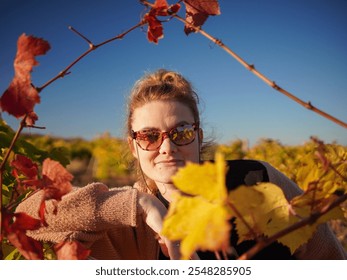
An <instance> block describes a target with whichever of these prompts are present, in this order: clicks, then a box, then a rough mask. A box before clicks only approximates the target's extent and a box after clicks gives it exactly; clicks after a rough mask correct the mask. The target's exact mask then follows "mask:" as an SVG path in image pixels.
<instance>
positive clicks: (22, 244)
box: [7, 230, 43, 260]
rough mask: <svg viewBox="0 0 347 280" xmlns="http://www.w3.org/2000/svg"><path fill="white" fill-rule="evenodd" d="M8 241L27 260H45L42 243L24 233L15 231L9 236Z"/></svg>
mask: <svg viewBox="0 0 347 280" xmlns="http://www.w3.org/2000/svg"><path fill="white" fill-rule="evenodd" d="M7 239H8V240H9V241H10V242H11V244H12V245H13V246H15V247H16V248H17V249H18V251H19V252H20V253H21V254H22V255H23V257H24V258H26V259H27V260H42V259H43V246H42V244H41V242H39V241H37V240H35V239H33V238H31V237H29V236H27V235H26V234H25V232H24V231H20V230H16V231H13V232H11V233H9V234H8V235H7Z"/></svg>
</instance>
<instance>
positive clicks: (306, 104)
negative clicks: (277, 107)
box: [172, 14, 347, 128]
mask: <svg viewBox="0 0 347 280" xmlns="http://www.w3.org/2000/svg"><path fill="white" fill-rule="evenodd" d="M172 17H174V18H176V19H178V20H179V21H181V22H183V23H184V24H186V25H189V26H190V27H191V28H193V29H194V30H195V31H196V32H198V33H200V34H201V35H203V36H204V37H206V38H207V39H209V40H211V41H212V42H213V43H215V44H216V45H218V46H219V47H221V48H222V49H223V50H224V51H226V52H227V53H228V54H230V55H231V56H232V57H233V58H235V59H236V60H237V61H238V62H239V63H240V64H241V65H242V66H244V67H245V68H246V69H248V70H249V71H251V72H252V73H253V74H254V75H256V76H257V77H259V78H260V79H261V80H263V81H264V82H265V83H266V84H268V85H269V86H270V87H272V88H274V89H275V90H277V91H278V92H280V93H282V94H284V95H285V96H287V97H289V98H290V99H292V100H294V101H295V102H296V103H298V104H300V105H301V106H303V107H305V108H306V109H308V110H311V111H313V112H315V113H317V114H319V115H321V116H323V117H324V118H326V119H328V120H330V121H333V122H334V123H336V124H338V125H340V126H342V127H344V128H347V123H345V122H343V121H341V120H339V119H337V118H335V117H333V116H332V115H330V114H328V113H326V112H324V111H322V110H320V109H318V108H317V107H315V106H313V105H312V103H311V102H310V101H308V102H305V101H303V100H301V99H300V98H298V97H296V96H295V95H293V94H292V93H290V92H288V91H286V90H285V89H283V88H281V87H280V86H279V85H277V84H276V83H275V82H274V81H271V80H270V79H269V78H267V77H266V76H265V75H264V74H262V73H261V72H259V71H258V70H256V69H255V66H254V65H253V64H248V63H247V62H246V61H245V60H244V59H242V58H241V57H240V56H238V55H237V54H236V53H235V52H234V51H232V50H231V49H230V48H229V47H227V46H226V45H225V44H224V43H223V42H222V41H221V40H219V39H216V38H214V37H213V36H211V35H210V34H208V33H207V32H206V31H204V30H202V29H201V28H200V27H199V28H198V27H196V26H194V25H192V24H191V23H189V22H187V21H186V20H185V19H184V18H182V17H180V16H178V15H177V14H175V15H172Z"/></svg>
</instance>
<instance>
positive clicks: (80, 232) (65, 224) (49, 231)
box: [16, 183, 159, 260]
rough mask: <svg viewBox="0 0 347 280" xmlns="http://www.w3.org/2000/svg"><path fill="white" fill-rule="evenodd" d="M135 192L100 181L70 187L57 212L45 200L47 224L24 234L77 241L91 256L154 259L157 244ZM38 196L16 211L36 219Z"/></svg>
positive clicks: (133, 189) (55, 240)
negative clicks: (140, 212) (112, 186)
mask: <svg viewBox="0 0 347 280" xmlns="http://www.w3.org/2000/svg"><path fill="white" fill-rule="evenodd" d="M137 193H138V190H137V189H135V188H132V187H122V188H114V189H109V188H108V187H107V186H105V185H104V184H102V183H92V184H89V185H87V186H85V187H83V188H74V189H73V191H72V192H70V193H68V194H67V195H65V196H63V198H62V200H61V201H60V202H59V203H58V204H57V205H58V206H57V214H54V209H55V208H54V207H55V206H54V201H52V200H50V201H46V214H45V218H46V222H47V224H48V226H47V227H42V228H40V229H39V230H35V231H29V232H28V235H29V236H31V237H33V238H34V239H36V240H41V241H48V242H53V243H58V242H61V241H64V240H78V241H80V242H81V243H83V244H84V245H85V246H86V247H87V248H90V249H91V257H92V258H95V259H125V260H132V259H157V258H158V253H159V246H158V244H157V241H156V239H155V234H154V232H153V231H152V230H151V229H150V228H149V227H148V226H147V225H146V224H145V223H144V221H143V219H142V217H141V216H140V215H139V213H138V206H137ZM41 197H42V192H38V193H36V194H34V195H33V196H32V197H30V198H29V199H27V200H25V201H24V202H22V203H21V204H20V205H19V206H18V207H17V209H16V211H17V212H26V213H28V214H30V215H31V216H33V217H35V218H38V217H39V216H38V209H39V206H40V203H41Z"/></svg>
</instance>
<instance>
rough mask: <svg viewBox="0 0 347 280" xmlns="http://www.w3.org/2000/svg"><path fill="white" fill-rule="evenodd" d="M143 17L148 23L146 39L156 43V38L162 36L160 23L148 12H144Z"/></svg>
mask: <svg viewBox="0 0 347 280" xmlns="http://www.w3.org/2000/svg"><path fill="white" fill-rule="evenodd" d="M144 18H145V20H146V21H147V23H148V30H147V39H148V41H150V42H153V43H155V44H158V40H159V39H162V38H163V37H164V33H163V25H162V23H161V22H160V21H159V20H158V19H157V18H156V17H155V16H154V15H151V14H150V13H149V14H146V15H145V17H144Z"/></svg>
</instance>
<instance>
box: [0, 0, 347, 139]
mask: <svg viewBox="0 0 347 280" xmlns="http://www.w3.org/2000/svg"><path fill="white" fill-rule="evenodd" d="M168 2H169V3H170V4H171V3H175V2H174V1H170V0H168ZM219 3H220V7H221V15H220V16H215V17H210V18H209V19H208V20H207V22H206V23H205V25H204V26H203V29H204V30H205V31H207V32H208V33H210V34H211V35H213V36H215V37H217V38H219V39H221V40H222V41H223V42H224V43H225V44H226V45H228V46H229V47H230V48H231V49H232V50H233V51H235V52H236V53H237V54H238V55H240V56H241V57H243V58H244V59H245V60H246V61H247V62H248V63H250V64H254V65H255V67H256V68H257V69H258V70H259V71H261V72H262V73H264V74H265V75H266V76H267V77H268V78H270V79H271V80H274V81H275V82H276V83H277V84H278V85H279V86H281V87H282V88H284V89H286V90H288V91H289V92H291V93H293V94H295V95H296V96H298V97H299V98H301V99H303V100H304V101H311V102H312V104H313V105H315V106H316V107H318V108H320V109H322V110H324V111H326V112H328V113H330V114H332V115H333V116H335V117H337V118H339V119H341V120H342V121H344V122H347V109H346V108H347V70H346V69H347V68H346V65H347V51H346V50H347V17H346V14H347V1H345V0H290V1H289V0H285V1H281V0H263V1H259V0H242V1H241V0H220V1H219ZM182 10H183V9H182ZM143 14H144V7H143V6H142V5H141V4H140V3H139V2H138V1H137V0H127V1H114V0H101V1H95V0H83V1H82V0H81V1H76V0H60V1H45V0H5V1H4V0H1V2H0V38H1V44H0V92H1V93H2V92H4V91H5V89H6V88H7V87H8V85H9V83H10V81H11V79H12V77H13V59H14V56H15V53H16V43H17V39H18V37H19V36H20V35H21V34H22V33H26V34H28V35H29V34H30V35H34V36H37V37H41V38H44V39H46V40H48V41H49V42H50V44H51V47H52V49H51V50H50V51H49V52H48V53H47V54H46V55H45V56H41V57H39V58H38V60H39V62H40V65H39V66H38V67H36V68H34V73H33V83H34V84H35V85H36V86H40V85H42V84H44V83H45V82H46V81H48V80H49V79H51V78H52V77H54V76H55V75H56V74H57V73H59V72H60V71H61V70H62V69H64V68H65V67H66V66H67V65H69V64H70V63H71V62H72V61H73V60H74V59H75V58H76V57H78V56H79V55H80V54H82V53H83V52H84V51H85V50H86V49H87V48H88V46H87V44H86V42H85V41H83V40H82V39H81V38H80V37H78V36H76V34H74V33H72V32H71V31H70V30H69V29H68V26H69V25H71V26H73V27H74V28H76V29H77V30H79V31H80V32H81V33H83V34H84V35H85V36H86V37H88V38H89V39H90V40H92V41H93V42H94V43H100V42H102V41H104V40H106V39H109V38H111V37H113V36H115V35H118V34H120V33H121V32H123V31H125V30H127V29H128V28H130V27H132V26H133V25H135V24H136V23H138V22H139V21H140V19H141V16H142V15H143ZM158 68H169V69H173V70H177V71H179V72H181V73H182V74H184V75H185V76H186V77H187V78H188V79H189V80H190V81H191V82H192V83H193V85H194V87H195V89H196V91H197V92H198V93H199V95H200V97H201V99H202V104H201V110H202V120H203V122H202V125H203V128H204V130H205V134H206V135H208V136H212V137H214V139H215V140H216V141H217V142H219V143H228V142H229V141H233V140H235V139H248V140H249V141H250V144H251V145H252V144H255V143H256V141H257V140H258V139H260V138H273V139H276V140H279V141H281V142H282V143H283V144H301V143H303V142H305V141H308V140H309V137H310V136H313V135H314V136H317V137H319V138H320V139H322V140H324V141H326V142H332V141H337V142H338V143H340V144H344V145H347V129H345V128H343V127H340V126H339V125H337V124H334V123H332V122H331V121H329V120H326V119H324V118H323V117H321V116H319V115H317V114H315V113H313V112H310V111H308V110H306V109H305V108H303V107H301V106H300V105H298V104H296V103H294V102H293V101H291V100H290V99H288V98H287V97H285V96H283V95H281V94H280V93H278V92H276V91H275V90H273V89H272V88H270V87H268V86H267V85H266V84H265V83H264V82H263V81H261V80H260V79H259V78H257V77H256V76H254V75H253V74H252V73H251V72H249V71H248V70H246V69H245V68H243V67H242V66H241V65H240V64H239V63H238V62H236V61H235V60H234V59H233V58H232V57H231V56H229V55H228V54H227V53H225V52H224V51H223V50H222V49H220V48H219V47H218V46H216V45H214V44H213V43H211V42H210V41H208V40H207V39H206V38H204V37H203V36H201V35H200V34H191V35H189V36H186V35H185V34H184V32H183V24H182V23H181V22H178V21H176V20H172V21H170V22H167V23H165V24H164V38H163V39H162V40H160V41H159V44H158V45H155V44H153V43H149V42H148V41H147V39H146V32H145V30H143V29H137V30H135V31H133V32H131V33H130V34H128V35H127V36H126V37H125V38H124V39H123V40H118V41H115V42H113V43H110V44H108V45H105V46H103V47H101V48H99V49H97V50H96V51H95V52H93V53H91V54H90V55H89V56H87V57H86V58H85V59H83V60H82V61H81V62H80V63H78V64H77V65H76V66H75V67H74V68H72V71H71V74H70V75H68V76H66V77H65V78H63V79H59V80H58V81H56V82H55V83H53V84H52V85H50V86H49V87H47V88H46V89H45V90H44V91H42V93H41V103H40V104H39V105H37V106H36V108H35V111H36V113H37V114H38V116H39V121H38V122H37V125H40V126H45V127H46V130H44V131H33V132H40V133H45V134H49V135H57V136H64V137H84V138H86V139H91V138H93V137H96V136H98V135H100V134H102V133H103V132H105V131H109V132H110V133H111V134H112V135H113V136H117V137H123V135H124V127H123V123H124V120H125V101H126V96H127V94H128V92H129V90H130V89H131V87H132V85H133V83H134V82H135V81H136V80H137V79H138V78H139V77H140V76H142V74H143V73H144V72H145V71H152V70H156V69H158ZM2 115H3V118H4V119H5V120H6V121H7V122H8V123H9V124H10V125H11V126H13V127H17V124H18V120H16V119H14V118H12V117H10V116H8V115H7V114H6V113H3V114H2Z"/></svg>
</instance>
